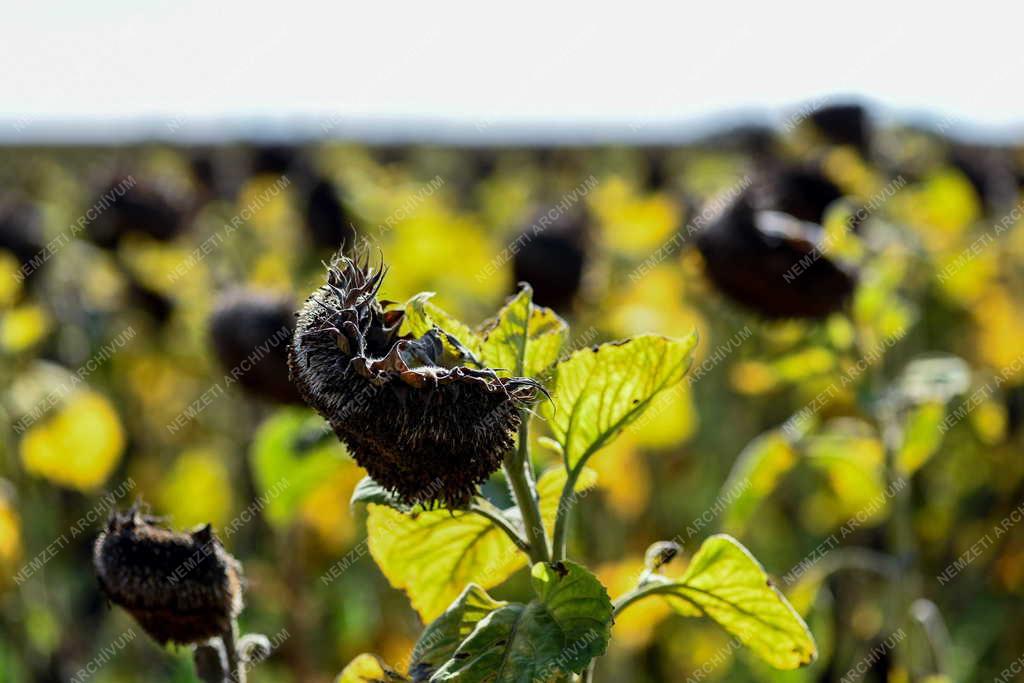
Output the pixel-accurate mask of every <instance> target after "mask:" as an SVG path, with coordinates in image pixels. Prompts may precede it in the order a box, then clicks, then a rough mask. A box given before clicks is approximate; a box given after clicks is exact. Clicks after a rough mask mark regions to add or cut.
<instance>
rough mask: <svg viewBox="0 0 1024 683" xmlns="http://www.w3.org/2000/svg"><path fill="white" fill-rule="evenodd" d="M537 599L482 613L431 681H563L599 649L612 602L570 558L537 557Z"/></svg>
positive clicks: (608, 625) (606, 633) (605, 641)
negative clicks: (543, 559) (544, 560)
mask: <svg viewBox="0 0 1024 683" xmlns="http://www.w3.org/2000/svg"><path fill="white" fill-rule="evenodd" d="M532 583H533V588H534V590H535V591H536V593H537V599H536V600H533V601H531V602H530V603H529V604H527V605H521V604H513V605H506V606H504V607H501V608H498V609H496V610H494V611H493V612H491V613H490V614H488V615H487V616H486V617H484V618H483V619H482V620H480V621H479V623H477V624H476V627H475V628H474V629H473V631H472V632H471V633H470V634H469V636H468V637H467V638H466V639H465V640H464V641H463V642H462V643H461V644H460V645H459V647H458V648H457V649H456V650H455V652H454V654H453V655H452V657H451V659H449V660H448V662H447V663H445V665H444V666H442V667H441V668H440V669H439V670H438V671H437V673H435V674H434V676H433V677H432V678H431V679H430V681H431V683H441V682H443V681H464V682H465V683H476V682H481V683H483V682H486V683H518V682H520V681H565V680H567V678H568V676H569V674H570V673H573V672H580V671H582V670H583V669H584V668H585V667H586V666H587V664H588V663H590V660H592V659H593V658H594V657H598V656H600V655H601V654H603V653H604V651H605V649H606V648H607V646H608V640H609V638H610V637H611V624H612V603H611V600H609V599H608V593H607V591H605V589H604V586H602V585H601V582H600V581H598V580H597V578H596V577H595V576H594V575H593V574H591V573H590V572H588V571H587V570H586V569H585V568H583V567H581V566H580V565H578V564H575V563H572V562H556V563H551V564H548V563H537V564H536V565H534V567H533V571H532Z"/></svg>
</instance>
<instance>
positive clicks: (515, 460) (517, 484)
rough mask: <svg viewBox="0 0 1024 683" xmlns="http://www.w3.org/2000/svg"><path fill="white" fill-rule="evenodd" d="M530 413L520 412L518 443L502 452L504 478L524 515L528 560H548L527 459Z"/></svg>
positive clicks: (538, 508)
mask: <svg viewBox="0 0 1024 683" xmlns="http://www.w3.org/2000/svg"><path fill="white" fill-rule="evenodd" d="M529 417H530V416H529V414H523V415H522V416H521V421H520V423H519V444H518V446H517V447H516V448H513V449H511V450H510V451H509V452H508V453H506V454H505V464H504V468H505V477H506V478H507V479H508V482H509V485H510V487H511V489H512V495H513V497H514V498H515V500H516V505H518V506H519V511H520V513H521V514H522V516H523V530H524V531H525V532H526V540H527V542H528V543H529V546H530V547H529V551H528V554H529V556H530V560H531V561H532V562H534V563H536V562H548V561H550V559H551V554H550V552H549V551H548V539H547V534H546V533H545V532H544V522H543V520H542V519H541V516H540V503H539V501H538V499H537V487H536V485H535V484H534V481H533V463H532V462H531V461H530V443H529V442H530V438H529V437H530V427H529Z"/></svg>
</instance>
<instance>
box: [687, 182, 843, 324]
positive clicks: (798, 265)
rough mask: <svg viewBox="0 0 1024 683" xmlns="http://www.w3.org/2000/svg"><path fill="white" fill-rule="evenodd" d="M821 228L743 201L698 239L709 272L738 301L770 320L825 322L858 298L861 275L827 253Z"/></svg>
mask: <svg viewBox="0 0 1024 683" xmlns="http://www.w3.org/2000/svg"><path fill="white" fill-rule="evenodd" d="M822 239H823V230H822V228H821V226H819V225H817V224H813V223H807V222H804V221H800V220H798V219H796V218H794V217H793V216H790V215H789V214H786V213H783V212H780V211H770V210H761V209H759V208H757V207H756V206H755V204H754V202H753V201H752V197H751V193H744V194H741V195H740V196H738V197H737V198H736V199H735V200H734V201H733V202H732V203H731V204H729V205H728V206H726V207H725V208H724V209H723V210H722V211H721V212H720V213H719V214H718V215H717V217H716V218H714V219H713V220H712V222H711V223H710V224H709V225H708V226H707V228H706V229H705V230H704V231H703V232H701V233H700V234H699V235H698V236H697V240H696V243H697V249H698V250H699V251H700V253H701V256H702V257H703V259H704V269H705V272H706V273H707V275H708V277H709V278H710V279H711V281H712V282H713V283H714V284H715V286H716V287H717V288H718V289H719V291H721V292H722V293H724V294H725V295H727V296H728V297H729V298H730V299H732V300H733V301H735V302H737V303H739V304H741V305H742V306H745V307H747V308H749V309H751V310H753V311H755V312H757V313H759V314H760V315H762V316H764V317H765V318H769V319H774V318H823V317H825V316H827V315H828V314H829V313H832V312H834V311H838V310H840V309H841V308H842V307H843V306H844V305H845V303H846V301H847V300H849V298H850V297H851V296H852V294H853V292H854V289H855V288H856V284H857V274H856V272H855V271H853V270H852V269H850V268H848V267H846V266H845V265H844V264H842V263H840V262H839V261H835V260H833V259H831V258H830V257H829V256H827V255H826V254H824V253H823V252H822V250H821V243H822Z"/></svg>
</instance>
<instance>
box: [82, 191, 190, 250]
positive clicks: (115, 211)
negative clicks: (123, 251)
mask: <svg viewBox="0 0 1024 683" xmlns="http://www.w3.org/2000/svg"><path fill="white" fill-rule="evenodd" d="M90 204H91V205H92V206H98V207H105V208H103V209H102V210H101V211H99V214H98V215H97V216H96V217H95V219H93V220H92V221H90V222H89V223H88V225H87V234H88V235H89V239H90V240H92V242H93V243H95V244H97V245H98V246H101V247H104V248H107V249H109V248H114V247H116V246H117V245H118V244H119V243H120V241H121V240H122V239H123V238H124V237H125V236H126V235H128V234H130V233H133V232H134V233H139V234H144V235H147V236H149V237H152V238H153V239H156V240H160V241H164V242H166V241H170V240H173V239H174V238H175V237H177V236H178V235H180V234H181V233H182V232H183V231H184V230H185V228H186V227H187V225H188V216H187V214H188V209H187V206H186V201H185V199H184V198H183V197H181V196H178V195H177V194H175V193H173V192H171V191H170V190H169V189H168V188H165V187H164V186H163V185H160V184H158V183H151V182H143V181H136V180H135V178H134V177H132V176H127V177H118V178H115V179H114V180H112V181H111V182H110V183H109V184H108V185H107V186H106V187H104V188H103V189H102V190H100V192H99V193H97V196H96V197H95V198H94V200H93V201H92V202H91V203H90Z"/></svg>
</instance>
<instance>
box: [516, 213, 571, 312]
mask: <svg viewBox="0 0 1024 683" xmlns="http://www.w3.org/2000/svg"><path fill="white" fill-rule="evenodd" d="M587 223H588V222H587V216H586V214H585V213H584V212H583V211H582V210H576V211H569V212H561V213H559V214H558V215H557V216H556V217H554V218H553V219H552V218H551V217H550V216H549V215H548V212H547V210H545V211H540V212H538V213H536V214H534V215H533V218H532V219H531V220H530V221H529V222H528V223H527V224H526V225H525V226H524V227H523V232H522V233H521V237H519V238H518V239H517V243H519V245H520V246H519V249H518V250H517V251H516V254H515V257H514V259H513V261H512V271H513V282H516V283H519V282H528V283H529V284H530V286H531V287H533V301H534V303H536V304H537V305H539V306H547V307H548V308H553V309H555V310H556V311H563V312H564V311H568V310H569V309H571V308H572V305H573V301H574V300H575V299H576V295H577V293H578V292H579V289H580V284H581V283H582V282H583V271H584V268H585V266H586V250H585V249H584V245H585V244H586V242H587V232H588V230H587Z"/></svg>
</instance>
